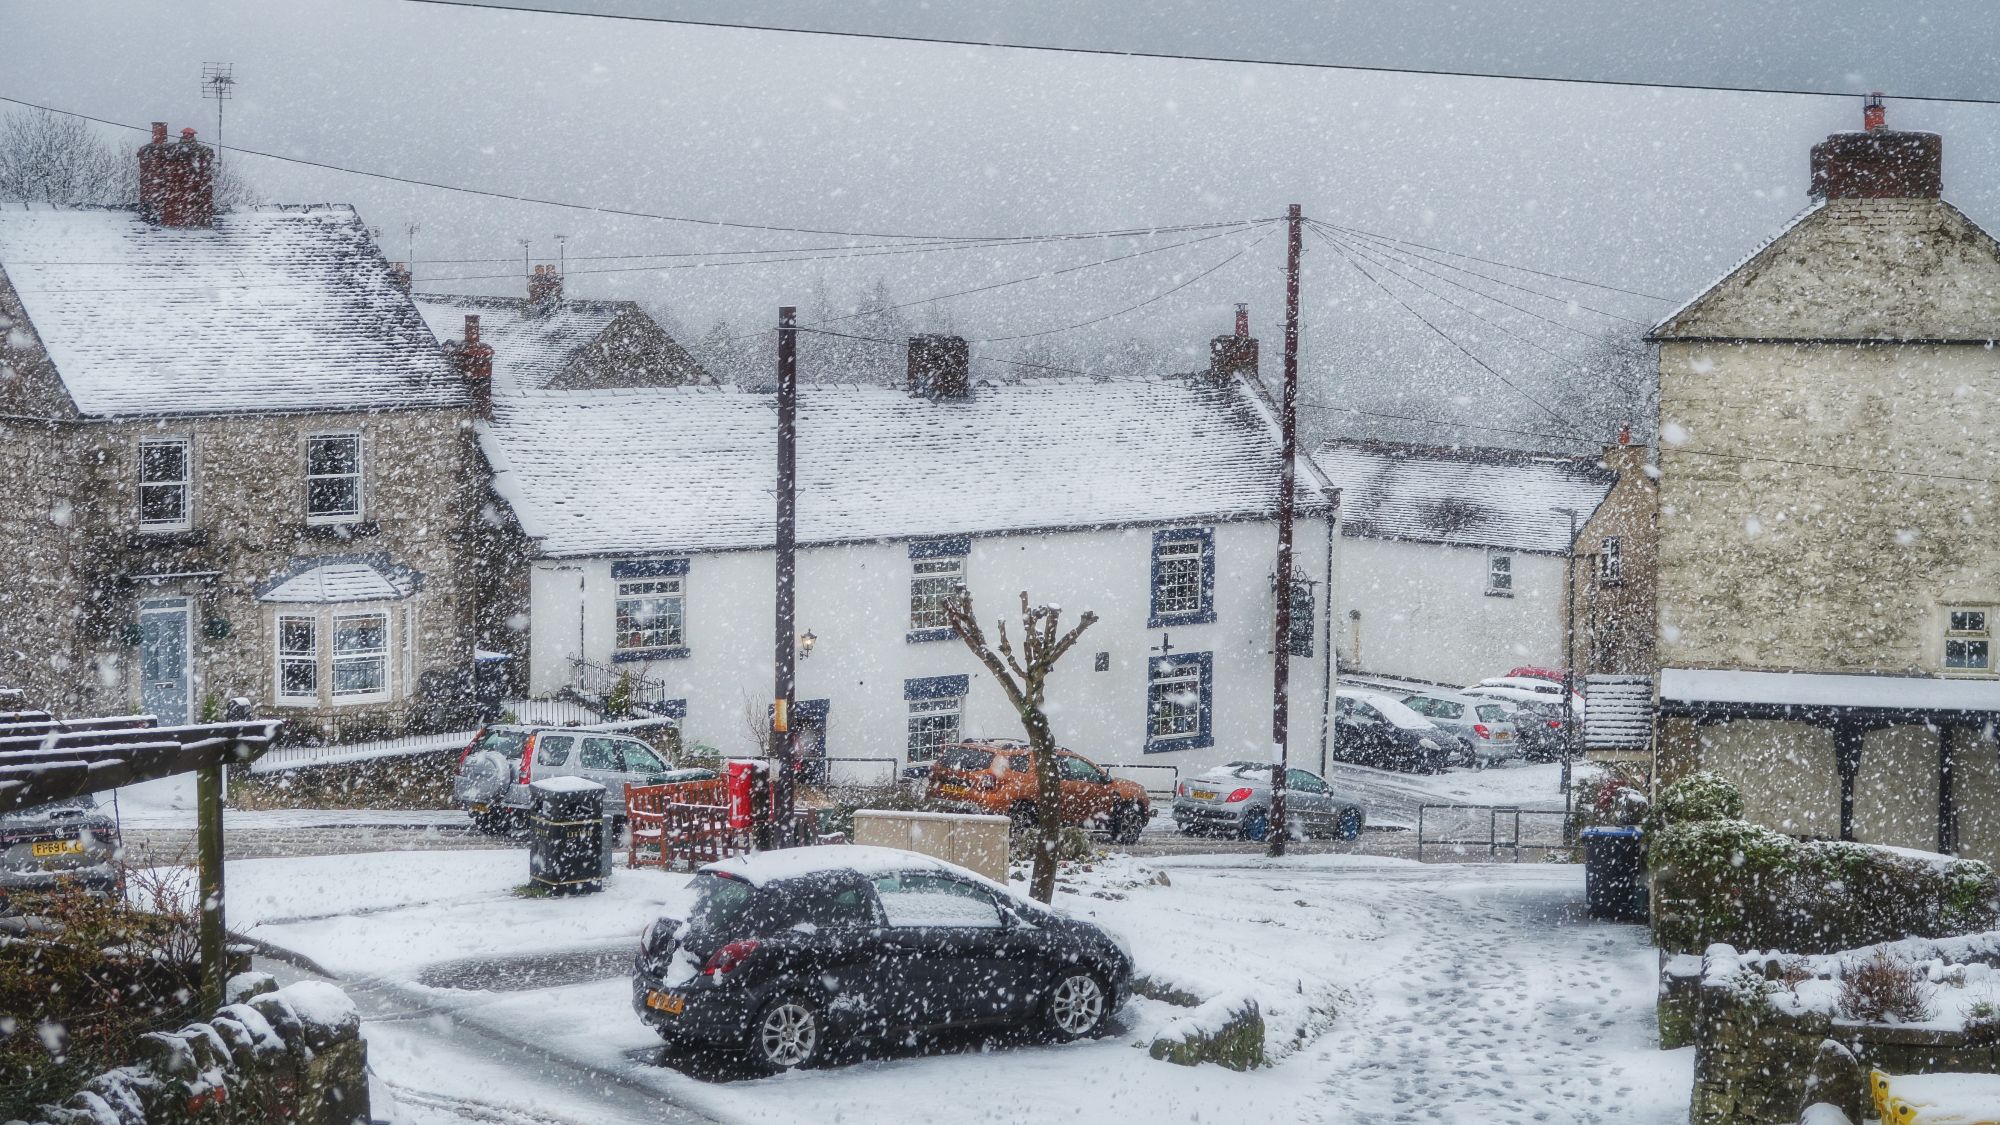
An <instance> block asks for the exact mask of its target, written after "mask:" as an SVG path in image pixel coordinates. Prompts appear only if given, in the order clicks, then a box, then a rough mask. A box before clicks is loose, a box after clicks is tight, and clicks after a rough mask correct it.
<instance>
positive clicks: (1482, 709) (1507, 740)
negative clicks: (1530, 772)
mask: <svg viewBox="0 0 2000 1125" xmlns="http://www.w3.org/2000/svg"><path fill="white" fill-rule="evenodd" d="M1403 706H1405V707H1408V708H1409V709H1410V710H1412V711H1415V712H1416V713H1417V714H1419V715H1422V716H1423V717H1424V718H1426V719H1429V720H1430V721H1431V722H1433V723H1435V724H1437V725H1438V726H1439V727H1442V728H1443V729H1444V732H1445V733H1446V734H1449V735H1451V736H1452V737H1453V738H1456V739H1458V744H1459V745H1460V746H1461V747H1463V748H1464V750H1465V758H1464V763H1465V764H1466V765H1468V766H1479V767H1484V766H1490V765H1492V764H1493V763H1495V762H1504V761H1508V760H1510V759H1513V758H1518V757H1520V756H1521V736H1520V731H1518V730H1516V729H1515V728H1514V716H1513V708H1512V707H1510V706H1508V705H1507V704H1505V703H1502V702H1500V701H1499V700H1497V699H1474V698H1472V697H1471V696H1466V695H1459V694H1458V693H1456V692H1449V691H1424V692H1416V693H1414V694H1411V695H1407V696H1404V697H1403Z"/></svg>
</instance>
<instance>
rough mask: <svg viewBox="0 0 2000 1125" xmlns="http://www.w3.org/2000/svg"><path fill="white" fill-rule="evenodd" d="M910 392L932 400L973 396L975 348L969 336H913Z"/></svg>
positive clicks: (911, 340)
mask: <svg viewBox="0 0 2000 1125" xmlns="http://www.w3.org/2000/svg"><path fill="white" fill-rule="evenodd" d="M910 393H911V394H912V395H922V396H923V397H925V398H932V399H942V398H966V397H969V396H970V395H971V394H972V349H971V347H970V346H969V345H967V344H966V342H965V337H963V336H935V335H925V336H912V337H910Z"/></svg>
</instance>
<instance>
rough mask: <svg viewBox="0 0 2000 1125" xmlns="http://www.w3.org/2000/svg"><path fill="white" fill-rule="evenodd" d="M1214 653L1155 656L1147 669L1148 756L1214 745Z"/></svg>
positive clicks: (1182, 653)
mask: <svg viewBox="0 0 2000 1125" xmlns="http://www.w3.org/2000/svg"><path fill="white" fill-rule="evenodd" d="M1214 701H1215V658H1214V654H1213V653H1207V652H1181V653H1175V654H1174V655H1172V656H1155V657H1153V658H1152V660H1151V661H1150V662H1149V663H1148V664H1147V666H1146V753H1148V754H1159V753H1164V752H1166V751H1169V750H1197V749H1200V748H1202V747H1204V746H1213V745H1215V734H1214V727H1213V719H1214V709H1215V708H1214Z"/></svg>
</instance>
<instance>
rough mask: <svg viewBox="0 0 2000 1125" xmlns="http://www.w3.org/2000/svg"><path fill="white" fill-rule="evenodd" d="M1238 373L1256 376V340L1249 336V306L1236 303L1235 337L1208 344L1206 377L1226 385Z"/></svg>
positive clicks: (1221, 338)
mask: <svg viewBox="0 0 2000 1125" xmlns="http://www.w3.org/2000/svg"><path fill="white" fill-rule="evenodd" d="M1238 372H1242V373H1243V374H1245V375H1249V376H1251V377H1253V378H1254V377H1255V376H1256V374H1257V338H1256V337H1254V336H1252V335H1250V306H1249V305H1246V304H1243V303H1242V302H1240V301H1239V302H1237V305H1236V335H1234V336H1217V337H1216V338H1215V339H1213V340H1210V341H1209V342H1208V377H1209V378H1210V379H1213V380H1214V381H1216V382H1218V383H1226V382H1228V381H1229V380H1230V379H1231V378H1232V377H1234V376H1235V375H1236V374H1237V373H1238Z"/></svg>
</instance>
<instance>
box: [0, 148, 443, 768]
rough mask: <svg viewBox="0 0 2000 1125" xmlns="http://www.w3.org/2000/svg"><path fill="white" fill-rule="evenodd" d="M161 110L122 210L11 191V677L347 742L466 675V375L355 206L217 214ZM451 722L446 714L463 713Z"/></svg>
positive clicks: (3, 529) (198, 164)
mask: <svg viewBox="0 0 2000 1125" xmlns="http://www.w3.org/2000/svg"><path fill="white" fill-rule="evenodd" d="M166 133H167V131H166V126H164V125H155V126H154V130H153V140H152V143H150V144H148V145H146V146H145V147H144V148H142V149H140V150H139V161H140V173H141V174H140V185H141V186H140V202H139V205H138V207H137V208H136V209H129V208H114V209H84V210H29V211H7V212H0V341H4V345H3V346H0V435H4V436H5V438H6V440H7V442H8V444H9V445H10V447H11V448H12V450H13V452H14V456H12V457H9V458H6V459H5V460H4V461H0V495H4V496H6V497H7V501H6V503H4V504H0V682H5V683H9V684H15V685H19V686H23V687H26V688H28V689H30V691H31V693H32V695H33V697H34V698H36V699H40V700H46V701H48V703H49V704H50V705H51V706H53V707H55V708H57V709H59V710H64V711H71V712H77V713H116V712H130V711H135V710H136V711H145V712H150V713H152V714H155V715H157V716H158V717H159V718H160V720H161V721H162V722H163V723H175V722H184V721H188V720H190V719H194V718H198V717H201V716H203V715H204V714H208V713H212V712H214V711H216V710H218V709H219V708H220V706H221V704H222V701H224V700H226V699H229V698H231V697H234V696H247V697H250V698H252V699H253V700H256V701H257V703H258V705H259V707H260V709H263V710H265V711H266V712H267V713H270V714H275V715H282V716H285V717H288V718H291V719H293V720H294V730H296V731H298V732H300V733H303V734H306V735H308V736H311V735H322V736H326V737H335V738H353V737H359V736H363V735H374V734H379V733H397V732H400V731H402V730H404V729H406V728H407V727H408V726H409V724H410V723H411V722H412V721H417V722H425V721H432V720H437V721H442V717H440V716H437V715H435V714H431V713H430V712H431V710H432V705H433V704H434V703H436V702H437V701H439V700H443V699H446V698H448V697H452V696H453V695H454V694H455V693H454V692H453V691H452V690H451V685H452V684H453V683H454V682H457V681H458V680H460V679H461V678H462V677H464V676H465V675H466V674H467V673H468V671H469V663H470V659H471V655H472V651H471V650H472V630H471V618H472V613H471V600H470V598H469V597H468V595H467V584H466V583H465V582H464V580H463V579H462V577H461V568H462V566H463V565H464V560H463V554H464V548H465V544H466V528H465V526H464V525H465V523H466V519H467V517H466V513H467V511H468V510H469V509H474V508H476V504H471V503H468V502H467V497H468V496H470V495H473V494H474V493H473V492H472V489H473V488H474V487H476V486H477V485H478V484H479V481H478V479H477V477H476V476H475V475H474V474H473V473H472V471H471V470H472V466H473V464H474V463H475V462H474V454H473V449H472V432H471V418H470V410H469V407H468V402H469V396H468V393H467V390H466V388H465V387H464V386H462V385H461V384H460V383H459V382H458V380H457V379H456V378H455V377H454V375H453V374H452V372H451V371H450V370H449V369H448V367H447V365H446V363H445V360H444V357H443V355H442V354H441V352H440V350H439V348H438V345H437V343H436V341H435V340H434V339H433V338H432V336H431V333H430V331H429V330H428V329H427V328H426V326H425V324H424V321H423V318H422V317H421V316H419V315H418V312H417V309H416V306H415V305H414V303H413V302H412V301H411V299H410V297H409V295H408V293H407V292H406V291H405V289H404V287H403V286H401V285H400V284H399V283H398V281H397V279H396V277H395V276H394V274H393V273H392V271H391V269H390V266H389V263H388V262H386V261H384V260H383V258H382V256H381V254H380V253H379V252H378V250H377V249H376V247H375V245H374V243H373V242H372V241H371V239H370V236H369V234H368V231H367V229H366V228H365V227H364V226H363V225H362V222H361V220H360V218H359V217H358V216H357V215H356V214H355V213H354V212H353V211H352V210H350V209H348V208H345V207H325V206H314V207H280V208H260V209H256V210H250V211H239V212H227V213H222V212H217V211H216V210H215V207H214V203H213V174H212V169H213V163H212V161H213V153H212V151H211V150H210V149H209V148H207V147H206V146H204V145H202V144H200V143H199V142H197V141H196V140H194V137H193V131H192V130H184V131H183V133H182V136H181V138H180V139H179V140H176V141H170V140H168V139H167V135H166ZM461 718H462V717H461Z"/></svg>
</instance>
